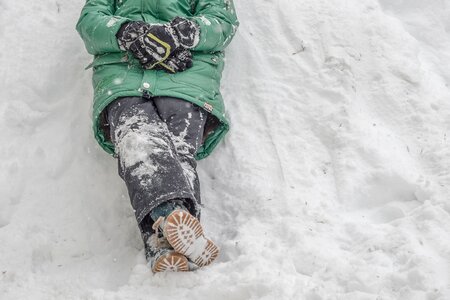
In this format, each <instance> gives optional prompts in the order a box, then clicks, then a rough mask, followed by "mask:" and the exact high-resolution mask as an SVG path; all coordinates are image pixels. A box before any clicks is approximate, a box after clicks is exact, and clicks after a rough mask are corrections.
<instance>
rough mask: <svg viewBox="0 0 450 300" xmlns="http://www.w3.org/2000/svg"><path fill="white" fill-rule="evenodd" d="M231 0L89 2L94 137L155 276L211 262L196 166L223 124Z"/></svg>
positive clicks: (234, 23)
mask: <svg viewBox="0 0 450 300" xmlns="http://www.w3.org/2000/svg"><path fill="white" fill-rule="evenodd" d="M238 24H239V23H238V20H237V17H236V13H235V9H234V4H233V2H232V0H164V1H159V0H87V1H86V4H85V5H84V7H83V9H82V11H81V16H80V19H79V20H78V23H77V26H76V29H77V31H78V32H79V34H80V35H81V37H82V39H83V41H84V43H85V46H86V49H87V51H88V52H89V53H90V54H92V55H94V56H95V57H94V61H93V63H92V64H91V65H90V67H92V68H93V80H92V81H93V87H94V109H93V120H94V126H93V129H94V133H95V137H96V139H97V141H98V142H99V144H100V145H101V147H102V148H103V149H104V150H106V151H107V152H108V153H110V154H113V155H115V156H116V157H117V158H118V162H119V167H118V168H119V175H120V176H121V177H122V179H123V180H124V181H125V183H126V186H127V188H128V192H129V196H130V200H131V204H132V207H133V209H134V211H135V215H136V219H137V222H138V224H139V229H140V231H141V233H142V238H143V240H144V244H145V250H146V258H147V260H148V261H149V263H150V265H151V268H152V270H153V272H162V271H189V270H194V269H196V268H198V267H203V266H206V265H208V264H210V263H211V262H212V261H214V259H216V258H217V256H218V253H219V248H218V247H217V245H216V244H214V243H213V242H212V241H211V240H210V239H208V238H206V237H205V236H204V233H203V228H202V226H201V224H200V222H199V218H200V203H201V201H200V185H199V179H198V176H197V172H196V166H197V163H196V160H200V159H203V158H205V157H207V156H208V155H209V154H210V153H211V152H212V151H213V149H214V148H215V147H216V145H217V144H218V143H219V141H220V140H221V139H222V138H223V137H224V135H225V134H226V133H227V131H228V128H229V123H228V120H227V119H226V116H225V113H224V105H223V100H222V97H221V94H220V91H219V86H220V79H221V76H222V70H223V67H224V53H223V50H224V49H225V47H226V46H227V45H228V44H229V43H230V41H231V39H232V38H233V36H234V34H235V32H236V29H237V27H238Z"/></svg>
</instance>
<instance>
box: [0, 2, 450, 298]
mask: <svg viewBox="0 0 450 300" xmlns="http://www.w3.org/2000/svg"><path fill="white" fill-rule="evenodd" d="M235 4H236V10H237V12H238V15H239V17H240V21H241V26H240V29H239V31H238V33H237V36H236V38H235V40H234V41H233V43H232V44H231V45H230V47H229V49H228V51H227V67H226V70H225V73H224V77H223V82H222V83H223V84H222V85H223V94H224V96H225V99H226V105H227V107H228V114H229V117H230V118H231V121H232V130H231V133H230V134H229V135H228V137H227V139H226V140H225V142H224V143H222V144H221V145H220V147H219V148H218V149H217V150H216V151H215V153H214V154H213V155H212V156H211V157H209V158H208V159H206V160H204V161H201V162H200V163H199V173H200V177H201V184H202V191H203V202H204V204H205V208H204V210H203V215H202V223H203V224H204V227H205V230H206V232H207V233H208V235H209V237H210V238H212V239H214V241H216V242H217V243H218V244H219V245H220V247H221V255H220V258H219V259H218V261H217V262H216V263H214V264H213V265H211V266H209V267H206V268H203V269H201V270H198V271H196V272H192V273H176V274H173V273H172V274H157V275H152V273H151V271H150V270H149V268H148V267H147V266H146V263H145V259H144V253H143V245H142V242H141V239H140V235H139V232H138V229H137V226H136V221H135V219H134V214H133V211H132V209H131V207H130V204H129V200H128V196H127V192H126V188H125V185H124V184H123V182H122V181H121V179H120V178H119V176H118V175H117V170H116V169H117V162H116V161H115V160H114V159H113V158H112V157H110V156H108V155H107V154H105V153H104V152H102V150H100V148H99V147H98V146H97V145H96V142H95V141H94V139H93V135H92V132H91V117H90V114H91V101H92V87H91V71H85V70H84V67H85V66H86V65H88V64H89V62H90V60H91V57H90V56H89V55H88V54H87V53H86V51H85V49H84V46H83V44H82V41H81V39H80V38H79V37H78V35H77V33H76V31H75V29H74V27H75V23H76V21H77V18H78V15H79V13H80V10H81V7H82V6H83V5H84V1H81V0H78V1H69V0H57V1H50V0H42V1H24V0H15V1H13V0H2V1H0V39H1V43H0V65H1V68H0V79H1V80H0V85H1V88H0V99H1V101H0V157H1V159H0V299H46V300H48V299H196V300H202V299H215V300H221V299H225V300H230V299H233V300H235V299H236V300H237V299H277V300H280V299H307V300H320V299H374V300H375V299H377V300H388V299H405V300H416V299H430V300H431V299H450V192H449V186H450V143H449V138H450V136H449V134H450V88H449V84H450V34H449V31H450V3H449V2H448V1H442V0H429V1H419V0H408V1H406V0H344V1H325V0H295V1H292V0H277V1H275V0H236V1H235Z"/></svg>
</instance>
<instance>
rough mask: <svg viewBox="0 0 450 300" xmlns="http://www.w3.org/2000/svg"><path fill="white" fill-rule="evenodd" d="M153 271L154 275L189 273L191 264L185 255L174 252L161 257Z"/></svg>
mask: <svg viewBox="0 0 450 300" xmlns="http://www.w3.org/2000/svg"><path fill="white" fill-rule="evenodd" d="M152 270H153V272H154V273H159V272H187V271H189V262H188V260H187V258H186V257H185V256H184V255H182V254H179V253H176V252H173V251H172V252H169V253H166V254H164V255H161V256H160V257H159V258H158V259H157V260H156V261H155V263H154V265H153V268H152Z"/></svg>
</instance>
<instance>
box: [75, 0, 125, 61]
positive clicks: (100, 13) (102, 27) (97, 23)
mask: <svg viewBox="0 0 450 300" xmlns="http://www.w3.org/2000/svg"><path fill="white" fill-rule="evenodd" d="M114 2H115V0H86V4H85V5H84V7H83V9H82V11H81V15H80V19H79V20H78V23H77V26H76V29H77V31H78V33H79V34H80V36H81V38H82V39H83V41H84V44H85V46H86V49H87V51H88V52H89V53H90V54H92V55H98V54H103V53H109V52H121V50H120V48H119V45H118V43H117V38H116V33H117V32H118V31H119V29H120V26H122V24H123V23H126V22H129V21H130V20H129V19H127V18H123V17H119V16H114V12H115V7H114V6H115V5H114Z"/></svg>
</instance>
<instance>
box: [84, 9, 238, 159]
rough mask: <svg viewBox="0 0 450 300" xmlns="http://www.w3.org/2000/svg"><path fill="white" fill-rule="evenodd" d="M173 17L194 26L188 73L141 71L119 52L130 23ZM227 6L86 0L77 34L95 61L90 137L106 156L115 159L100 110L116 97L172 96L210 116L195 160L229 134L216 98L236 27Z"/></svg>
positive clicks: (161, 20)
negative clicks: (197, 35)
mask: <svg viewBox="0 0 450 300" xmlns="http://www.w3.org/2000/svg"><path fill="white" fill-rule="evenodd" d="M176 16H181V17H185V18H188V19H191V20H194V21H196V22H197V23H198V24H199V26H200V42H199V43H198V45H197V46H196V47H195V48H194V49H193V50H192V53H193V67H192V68H190V69H188V70H186V71H184V72H180V73H176V74H169V73H166V72H164V71H156V70H144V69H142V68H141V66H140V64H139V61H137V60H136V59H135V58H134V57H132V55H131V54H130V53H127V52H124V51H122V50H120V49H119V45H118V43H117V39H116V33H117V32H118V30H119V29H120V27H121V25H122V24H124V23H126V22H129V21H137V20H141V21H145V22H147V23H166V22H169V21H170V20H172V19H173V18H174V17H176ZM238 24H239V23H238V20H237V17H236V13H235V9H234V4H233V1H232V0H87V1H86V4H85V6H84V7H83V10H82V11H81V16H80V19H79V20H78V23H77V27H76V28H77V31H78V32H79V34H80V35H81V37H82V39H83V41H84V43H85V45H86V49H87V51H88V52H89V53H90V54H92V55H94V56H95V57H94V61H93V62H92V64H91V65H90V66H89V67H92V68H93V70H94V72H93V79H92V84H93V86H94V109H93V121H94V124H93V128H94V134H95V137H96V139H97V141H98V142H99V144H100V145H101V146H102V148H103V149H105V150H106V151H107V152H108V153H110V154H113V153H114V145H113V144H112V143H111V142H110V141H109V137H108V134H109V129H108V127H107V126H108V125H107V122H105V116H104V114H103V110H104V109H105V107H106V106H108V104H109V103H111V102H112V101H114V100H115V99H116V98H118V97H124V96H142V95H144V94H146V95H150V96H171V97H177V98H182V99H184V100H187V101H190V102H192V103H194V104H196V105H199V106H201V107H203V108H204V109H205V110H206V111H208V112H210V114H209V117H208V121H207V125H206V126H205V136H204V140H203V144H202V146H201V147H200V148H199V150H198V152H197V157H196V158H197V159H202V158H204V157H206V156H208V155H209V154H210V153H211V152H212V150H213V149H214V148H215V146H216V145H217V144H218V143H219V141H220V140H221V139H222V138H223V137H224V135H225V134H226V132H227V131H228V128H229V123H228V120H227V119H226V117H225V110H224V104H223V100H222V96H221V94H220V90H219V88H220V79H221V77H222V70H223V67H224V53H223V50H224V48H225V47H226V46H227V45H228V44H229V42H230V41H231V39H232V37H233V36H234V34H235V32H236V29H237V27H238Z"/></svg>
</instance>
